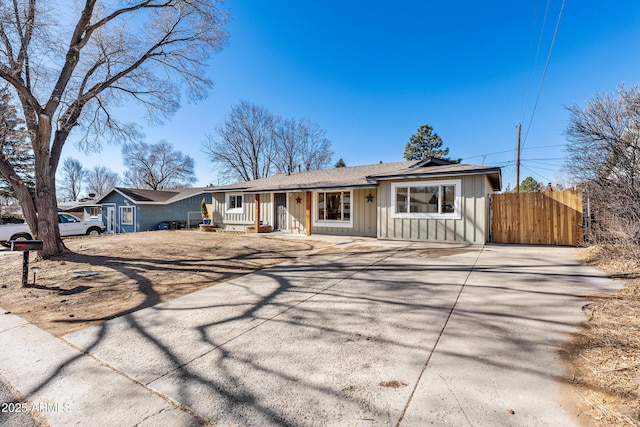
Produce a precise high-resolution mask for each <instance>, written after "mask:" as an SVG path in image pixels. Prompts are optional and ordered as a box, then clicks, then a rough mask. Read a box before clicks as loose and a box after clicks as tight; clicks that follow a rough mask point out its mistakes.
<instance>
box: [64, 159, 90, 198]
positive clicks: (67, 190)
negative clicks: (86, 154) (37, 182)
mask: <svg viewBox="0 0 640 427" xmlns="http://www.w3.org/2000/svg"><path fill="white" fill-rule="evenodd" d="M61 172H62V181H61V182H60V184H59V188H58V191H59V192H60V193H61V195H62V196H63V197H64V199H66V200H73V201H75V200H78V198H79V197H80V192H81V191H82V185H83V184H84V180H85V178H86V176H87V171H86V170H85V168H84V167H83V166H82V163H80V162H79V161H78V160H76V159H74V158H71V157H67V158H66V159H64V162H63V164H62V170H61Z"/></svg>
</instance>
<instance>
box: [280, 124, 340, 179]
mask: <svg viewBox="0 0 640 427" xmlns="http://www.w3.org/2000/svg"><path fill="white" fill-rule="evenodd" d="M274 138H275V146H276V150H275V155H274V165H275V168H276V170H277V171H278V172H279V173H288V172H292V171H293V170H295V169H296V168H298V167H300V168H303V169H304V170H315V169H324V168H326V167H329V166H330V165H331V159H332V157H333V151H331V141H329V139H327V138H326V131H325V130H324V129H322V128H320V126H318V125H317V124H315V123H312V122H311V121H309V120H305V119H303V120H296V119H283V118H278V119H277V120H276V124H275V126H274Z"/></svg>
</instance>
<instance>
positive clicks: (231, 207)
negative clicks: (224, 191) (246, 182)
mask: <svg viewBox="0 0 640 427" xmlns="http://www.w3.org/2000/svg"><path fill="white" fill-rule="evenodd" d="M227 213H242V194H229V196H228V197H227Z"/></svg>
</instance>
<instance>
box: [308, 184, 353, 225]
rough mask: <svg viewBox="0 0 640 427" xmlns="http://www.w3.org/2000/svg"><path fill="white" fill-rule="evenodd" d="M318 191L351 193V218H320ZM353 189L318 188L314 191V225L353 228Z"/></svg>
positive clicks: (312, 206) (312, 205) (312, 208)
mask: <svg viewBox="0 0 640 427" xmlns="http://www.w3.org/2000/svg"><path fill="white" fill-rule="evenodd" d="M318 193H349V202H350V204H351V206H350V207H349V220H348V221H342V220H328V219H324V220H319V219H318ZM353 205H354V200H353V189H348V190H343V189H340V190H318V191H314V192H313V203H312V204H311V210H312V211H313V212H312V215H313V216H312V218H313V227H335V228H353Z"/></svg>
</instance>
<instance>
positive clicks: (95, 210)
mask: <svg viewBox="0 0 640 427" xmlns="http://www.w3.org/2000/svg"><path fill="white" fill-rule="evenodd" d="M99 216H100V208H99V207H97V206H91V207H90V208H89V218H98V217H99Z"/></svg>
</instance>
